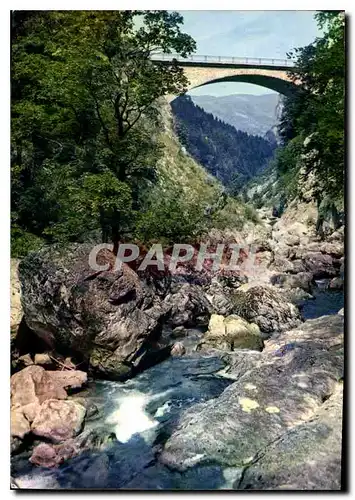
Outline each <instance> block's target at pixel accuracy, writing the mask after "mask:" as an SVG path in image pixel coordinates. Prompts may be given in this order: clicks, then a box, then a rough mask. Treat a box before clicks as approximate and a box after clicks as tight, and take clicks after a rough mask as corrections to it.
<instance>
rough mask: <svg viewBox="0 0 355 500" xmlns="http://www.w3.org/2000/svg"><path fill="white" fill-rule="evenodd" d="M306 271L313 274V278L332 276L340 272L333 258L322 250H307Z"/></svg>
mask: <svg viewBox="0 0 355 500" xmlns="http://www.w3.org/2000/svg"><path fill="white" fill-rule="evenodd" d="M302 260H303V262H304V265H305V269H306V271H309V272H310V273H312V275H313V279H322V278H331V277H333V276H336V275H337V274H338V270H337V267H336V265H335V264H334V260H333V258H332V257H331V256H330V255H328V254H323V253H321V252H307V253H306V254H305V255H304V257H303V259H302Z"/></svg>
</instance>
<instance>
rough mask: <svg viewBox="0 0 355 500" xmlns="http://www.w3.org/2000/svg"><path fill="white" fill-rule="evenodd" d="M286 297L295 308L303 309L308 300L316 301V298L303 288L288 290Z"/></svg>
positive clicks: (285, 293)
mask: <svg viewBox="0 0 355 500" xmlns="http://www.w3.org/2000/svg"><path fill="white" fill-rule="evenodd" d="M284 297H285V299H286V300H287V301H289V302H292V304H295V306H297V307H299V308H301V307H303V306H304V304H305V303H306V302H307V300H314V299H315V297H314V296H313V295H311V294H310V293H308V292H305V291H304V290H303V289H302V288H290V289H286V290H285V292H284Z"/></svg>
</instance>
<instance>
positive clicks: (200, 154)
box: [172, 96, 274, 195]
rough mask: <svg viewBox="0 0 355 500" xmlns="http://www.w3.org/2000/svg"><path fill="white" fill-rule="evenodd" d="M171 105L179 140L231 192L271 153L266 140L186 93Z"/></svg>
mask: <svg viewBox="0 0 355 500" xmlns="http://www.w3.org/2000/svg"><path fill="white" fill-rule="evenodd" d="M172 109H173V113H174V115H175V118H176V130H177V133H178V136H179V138H180V141H181V143H182V144H183V145H184V146H185V147H186V150H187V151H188V152H189V153H190V154H191V155H192V157H193V158H195V159H196V160H197V161H198V162H200V163H201V164H202V165H204V167H205V168H206V169H207V170H208V172H210V173H211V174H212V175H214V176H215V177H217V179H219V180H220V181H221V182H222V183H223V184H224V185H225V186H226V188H227V190H228V192H229V193H231V194H233V195H235V194H238V193H240V191H241V189H242V188H243V187H244V186H245V184H246V183H247V182H248V181H249V180H250V179H251V178H252V177H254V176H255V175H256V174H257V173H259V172H260V171H262V170H263V169H264V168H265V167H266V165H267V163H268V161H269V160H270V158H271V157H272V154H273V149H274V147H273V146H272V145H271V144H270V142H268V141H267V140H265V139H263V138H262V137H258V136H253V135H249V134H247V133H246V132H242V131H239V130H236V129H235V128H234V127H233V126H231V125H228V124H226V123H224V122H223V121H222V120H220V119H219V118H215V117H214V116H213V115H212V114H210V113H206V112H205V111H204V110H203V109H202V108H201V107H199V106H197V105H195V104H194V103H193V101H192V100H191V98H190V97H189V96H181V97H179V98H178V99H175V100H174V101H173V102H172Z"/></svg>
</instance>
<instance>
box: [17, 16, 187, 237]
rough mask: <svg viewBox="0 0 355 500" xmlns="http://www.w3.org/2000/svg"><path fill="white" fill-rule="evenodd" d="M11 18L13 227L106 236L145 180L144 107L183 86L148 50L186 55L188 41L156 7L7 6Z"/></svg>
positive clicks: (152, 125)
mask: <svg viewBox="0 0 355 500" xmlns="http://www.w3.org/2000/svg"><path fill="white" fill-rule="evenodd" d="M12 21H13V31H12V35H13V39H12V158H11V159H12V212H14V213H16V221H17V224H18V227H19V228H20V229H21V230H22V231H23V234H27V233H31V234H34V235H36V236H38V237H39V238H45V239H46V240H47V241H49V242H51V241H55V240H61V241H68V240H69V241H71V240H77V239H79V240H80V239H82V238H85V235H87V234H88V232H90V231H97V230H98V229H99V228H100V229H101V232H102V238H103V239H104V240H107V239H112V240H114V241H118V239H119V238H120V237H121V235H122V234H123V232H125V231H129V230H131V229H132V226H133V224H134V220H135V213H136V212H137V211H138V210H139V209H140V207H141V206H142V203H143V199H144V197H145V194H146V191H147V190H148V189H149V186H151V185H152V184H153V183H154V182H155V180H156V165H157V162H158V161H159V159H160V157H161V154H162V149H161V144H160V142H159V140H158V132H159V130H158V117H159V112H158V107H157V105H156V101H157V99H158V98H159V97H161V96H164V95H166V94H170V93H175V94H179V93H182V92H184V91H185V90H186V85H187V80H186V77H185V76H184V74H183V70H182V69H181V68H179V67H178V66H177V64H176V62H172V63H171V64H168V65H166V64H159V63H157V62H154V63H153V62H152V60H151V55H152V54H154V53H156V52H159V51H163V52H172V51H173V52H176V53H178V54H179V55H181V56H186V55H188V54H190V53H191V52H192V51H193V50H194V49H195V42H194V41H193V40H192V38H191V37H190V36H189V35H186V34H184V33H182V32H181V29H180V26H181V24H182V22H183V19H182V17H181V16H180V15H179V14H177V13H175V12H172V13H170V12H167V11H35V12H31V11H28V12H22V11H16V12H14V14H13V19H12ZM152 131H153V132H152ZM17 234H18V233H17V232H16V231H15V233H14V238H16V237H17V236H16V235H17ZM21 234H22V233H21Z"/></svg>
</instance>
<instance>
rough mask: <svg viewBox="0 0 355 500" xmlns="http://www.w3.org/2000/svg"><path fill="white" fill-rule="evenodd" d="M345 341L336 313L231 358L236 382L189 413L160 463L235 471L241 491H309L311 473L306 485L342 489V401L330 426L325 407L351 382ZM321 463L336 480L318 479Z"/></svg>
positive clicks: (183, 468) (232, 476)
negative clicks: (345, 367)
mask: <svg viewBox="0 0 355 500" xmlns="http://www.w3.org/2000/svg"><path fill="white" fill-rule="evenodd" d="M342 342H343V319H342V318H341V317H340V316H339V315H334V316H324V317H322V318H318V319H315V320H309V321H307V322H305V323H303V324H302V325H301V326H300V327H299V328H297V329H294V330H291V331H288V332H282V333H280V334H279V336H278V337H276V338H275V339H273V340H271V339H270V340H269V341H267V342H266V343H265V349H264V350H263V351H262V352H261V353H258V352H253V351H243V352H242V351H236V352H233V353H229V354H228V355H227V356H228V357H229V358H230V359H231V360H232V359H233V358H236V359H235V360H234V361H233V362H232V361H231V363H230V369H229V370H226V371H227V374H228V376H230V377H233V378H234V380H235V382H234V383H232V384H231V385H230V386H228V387H227V388H226V389H225V390H224V391H223V393H222V394H220V395H219V396H218V397H216V398H214V399H210V400H209V401H206V402H202V403H200V404H197V405H194V406H193V407H191V408H189V409H187V410H185V411H183V412H182V414H181V415H180V418H179V422H178V425H177V426H176V427H175V428H174V430H173V432H172V434H171V435H170V436H169V438H168V440H167V441H166V442H165V444H164V446H163V450H162V452H161V453H160V455H159V463H163V464H165V465H167V466H168V467H169V469H170V470H176V471H179V472H180V473H184V474H187V472H188V471H189V470H190V471H192V470H193V471H194V472H195V473H197V472H198V471H200V472H201V474H203V470H204V467H208V465H209V464H215V465H216V468H217V469H218V470H217V471H216V474H219V473H222V472H223V476H224V477H226V476H225V475H224V472H225V471H226V470H227V469H228V471H229V474H228V475H229V481H230V484H231V487H234V488H235V489H240V488H242V489H245V488H253V487H255V488H257V487H258V486H260V485H261V484H262V485H263V486H262V487H263V489H265V488H268V487H269V486H268V485H271V487H272V486H275V487H276V488H282V486H283V484H286V485H288V486H289V487H291V488H292V485H297V489H302V481H301V477H302V476H301V474H303V475H305V476H307V468H308V469H309V470H308V474H309V477H310V480H309V481H308V480H307V481H305V484H306V485H308V484H311V482H313V486H312V488H314V489H324V488H326V487H327V486H329V484H332V485H333V486H332V487H333V488H337V487H338V486H337V485H339V481H340V471H341V446H340V441H341V431H340V430H341V414H340V412H338V413H337V411H336V409H337V408H338V407H339V405H338V404H337V403H336V406H334V412H333V410H332V418H330V419H329V420H328V421H327V419H326V413H327V411H329V410H327V409H326V408H325V406H324V402H325V401H327V400H328V399H329V402H330V401H331V398H332V394H334V395H336V393H337V390H338V386H339V380H340V379H341V378H342V377H343V344H342ZM328 408H329V407H328ZM321 413H322V414H323V415H324V417H322V421H321V422H320V424H321V425H318V424H317V422H316V419H318V418H319V416H320V414H321ZM303 428H307V430H306V431H303V430H302V429H303ZM293 432H294V433H295V434H293ZM297 433H299V434H297ZM297 438H299V440H300V442H299V443H297ZM336 440H338V444H337V445H336V446H334V443H335V441H336ZM292 443H294V445H293V444H292ZM303 446H304V448H303ZM312 448H313V449H312ZM293 451H294V453H293ZM309 457H311V460H312V462H309V461H308V458H309ZM317 463H318V464H320V470H323V471H327V470H328V471H329V473H330V474H331V477H327V474H320V473H317V470H316V467H315V466H314V465H315V464H317ZM254 464H255V467H254ZM331 465H332V467H331ZM248 467H250V474H248V480H247V479H246V480H245V481H244V480H243V476H244V474H245V472H246V471H247V472H248ZM258 472H259V474H258ZM299 474H300V475H299ZM311 476H312V478H311ZM259 481H260V482H259Z"/></svg>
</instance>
